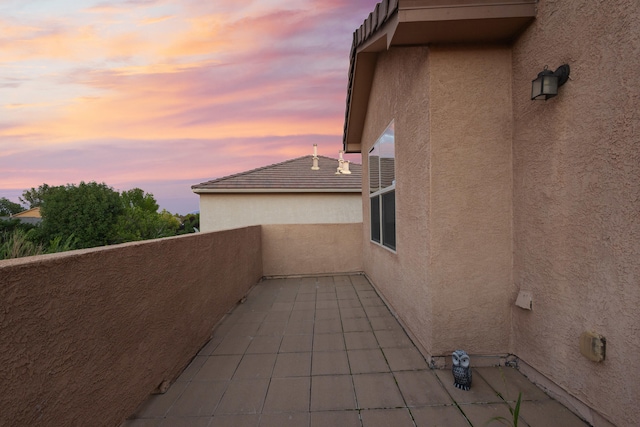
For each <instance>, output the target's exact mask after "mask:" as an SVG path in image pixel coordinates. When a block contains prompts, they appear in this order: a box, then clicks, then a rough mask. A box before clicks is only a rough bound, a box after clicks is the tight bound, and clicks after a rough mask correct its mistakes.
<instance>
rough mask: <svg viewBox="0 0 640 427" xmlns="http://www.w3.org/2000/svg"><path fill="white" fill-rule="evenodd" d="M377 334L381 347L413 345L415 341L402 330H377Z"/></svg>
mask: <svg viewBox="0 0 640 427" xmlns="http://www.w3.org/2000/svg"><path fill="white" fill-rule="evenodd" d="M375 334H376V338H377V339H378V342H379V343H380V347H383V348H385V347H413V342H411V340H410V339H409V337H408V336H407V334H406V333H405V332H404V331H402V330H400V331H398V330H394V331H375Z"/></svg>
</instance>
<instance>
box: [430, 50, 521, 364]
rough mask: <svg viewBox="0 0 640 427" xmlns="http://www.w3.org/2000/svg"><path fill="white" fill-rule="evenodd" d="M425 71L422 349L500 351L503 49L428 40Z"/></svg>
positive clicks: (506, 69) (506, 288) (506, 241)
mask: <svg viewBox="0 0 640 427" xmlns="http://www.w3.org/2000/svg"><path fill="white" fill-rule="evenodd" d="M430 75H431V80H430V91H429V100H430V109H431V116H430V133H431V159H430V162H431V199H430V202H429V209H430V211H431V214H430V222H429V228H430V230H431V253H430V255H431V257H430V259H429V269H430V278H431V280H430V284H431V286H432V287H433V288H434V296H433V298H434V301H433V306H434V319H433V328H434V331H433V341H434V344H433V347H432V351H433V353H434V354H437V355H443V354H447V355H450V354H451V352H452V351H453V350H455V349H456V348H463V349H465V350H466V351H467V352H469V353H470V354H476V355H477V354H490V355H495V354H500V353H507V352H508V351H509V331H510V328H509V325H510V320H511V319H510V316H511V313H510V311H511V297H512V295H513V292H514V289H513V282H512V277H511V265H512V248H511V226H512V224H511V203H512V191H511V184H512V183H511V176H512V175H511V174H512V171H511V137H512V135H511V125H512V121H511V114H512V110H511V87H510V85H509V84H508V82H509V81H510V79H511V52H510V49H509V48H508V47H499V46H496V47H488V46H487V47H482V46H474V47H433V48H431V50H430ZM435 292H437V293H435ZM476 362H479V360H476Z"/></svg>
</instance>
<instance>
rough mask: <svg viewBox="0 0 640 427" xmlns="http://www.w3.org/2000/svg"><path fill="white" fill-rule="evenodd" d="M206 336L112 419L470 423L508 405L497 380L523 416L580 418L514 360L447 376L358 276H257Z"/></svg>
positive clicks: (556, 420) (552, 421)
mask: <svg viewBox="0 0 640 427" xmlns="http://www.w3.org/2000/svg"><path fill="white" fill-rule="evenodd" d="M352 283H353V285H352ZM212 336H213V338H212V339H211V340H210V341H209V342H208V343H207V344H206V345H205V346H204V347H203V348H202V349H201V350H200V351H199V352H198V355H197V356H195V357H194V359H193V360H192V361H191V362H190V363H189V365H188V366H187V368H186V369H185V370H184V371H183V373H182V374H181V375H180V377H179V378H178V380H176V382H175V383H174V384H172V386H171V387H170V388H169V390H168V391H167V393H166V394H164V395H154V396H150V397H149V399H147V401H146V402H145V403H144V404H143V405H141V406H140V407H139V408H138V410H137V411H136V413H135V414H133V415H132V417H131V419H129V420H127V421H125V422H124V423H123V424H122V426H121V427H158V426H160V425H162V426H170V427H175V426H181V425H185V426H196V427H197V426H203V427H204V426H210V427H221V426H234V427H235V426H240V427H242V426H252V427H255V426H257V425H265V426H270V425H274V426H287V425H293V426H296V427H297V426H307V427H309V426H310V425H311V426H316V427H317V426H334V425H335V426H347V427H348V426H354V427H355V426H359V427H362V426H374V427H375V426H378V425H384V426H387V425H389V426H394V427H395V426H403V425H413V422H415V426H416V427H421V426H435V425H441V426H447V427H458V426H460V427H462V426H464V427H469V422H468V421H467V419H466V418H465V415H464V414H463V412H462V411H464V412H465V413H466V414H467V416H468V417H469V418H470V419H471V420H472V422H473V423H474V425H482V424H483V423H484V422H486V421H487V420H489V419H490V418H491V417H493V416H496V415H503V416H508V415H509V413H508V408H509V406H508V404H509V402H507V403H505V402H504V400H502V399H501V398H500V396H498V395H497V393H496V391H499V392H500V393H502V394H503V395H504V396H505V397H506V398H507V399H511V404H513V400H514V399H515V398H516V397H517V392H519V391H522V392H523V394H524V401H523V406H522V412H521V423H522V425H523V427H542V426H548V425H562V426H563V427H565V426H567V427H585V426H586V425H587V424H586V423H584V422H583V421H582V420H580V419H579V418H578V417H577V416H575V415H573V414H572V413H571V412H569V410H568V409H566V408H565V407H563V406H562V405H560V404H559V403H558V402H556V401H554V400H552V399H551V398H550V397H548V396H547V395H546V394H544V393H543V392H542V391H541V390H540V389H538V388H537V387H535V386H534V385H533V384H531V383H530V382H529V381H528V380H527V379H526V377H524V376H523V375H521V374H520V373H519V372H518V371H517V370H515V369H512V368H474V371H475V372H474V378H473V386H472V389H471V390H470V391H462V390H458V389H456V388H455V387H453V378H452V375H451V371H450V370H442V371H432V370H430V369H429V368H428V365H427V362H426V361H425V360H424V357H423V356H422V355H421V354H420V353H419V351H418V350H417V348H416V347H415V346H414V345H413V343H412V342H411V340H410V339H409V337H408V336H407V335H406V333H405V332H404V330H403V329H402V327H401V326H400V324H399V323H398V321H397V320H396V319H395V318H394V317H393V315H392V314H391V313H390V312H389V310H388V309H387V307H386V306H384V305H383V302H382V300H381V299H380V297H379V296H378V295H377V293H376V292H375V290H374V289H373V288H372V287H371V286H370V285H369V283H368V281H367V280H366V278H365V277H364V276H336V277H329V276H328V277H313V278H297V279H284V280H268V281H265V282H262V283H261V284H260V285H258V286H256V287H255V288H254V289H253V290H252V292H251V293H250V295H249V297H248V298H247V300H246V301H245V302H244V303H243V304H240V305H237V306H236V307H235V308H234V309H233V311H231V312H230V313H229V314H228V315H227V316H226V317H225V319H224V321H222V322H220V324H219V325H218V327H217V328H216V329H215V330H214V332H213V334H212ZM505 383H506V386H505ZM452 397H453V399H455V401H456V402H458V404H459V406H460V407H461V408H462V411H461V410H460V409H459V408H458V406H456V404H455V403H454V401H453V400H452ZM165 417H166V418H165ZM412 417H413V421H412Z"/></svg>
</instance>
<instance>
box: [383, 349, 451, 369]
mask: <svg viewBox="0 0 640 427" xmlns="http://www.w3.org/2000/svg"><path fill="white" fill-rule="evenodd" d="M382 351H383V352H384V355H385V357H386V358H387V362H389V367H390V368H391V370H392V371H394V372H395V371H414V370H416V371H417V370H425V369H428V368H429V366H428V365H427V362H426V361H425V360H424V357H422V355H421V354H420V353H419V352H418V350H416V349H415V347H414V348H411V347H406V348H384V349H382ZM448 374H449V375H451V373H450V372H448Z"/></svg>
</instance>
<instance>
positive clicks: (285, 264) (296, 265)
mask: <svg viewBox="0 0 640 427" xmlns="http://www.w3.org/2000/svg"><path fill="white" fill-rule="evenodd" d="M262 246H263V251H262V264H263V268H264V275H265V276H267V277H269V276H291V275H315V274H335V273H357V272H361V271H362V223H353V224H294V225H264V226H262Z"/></svg>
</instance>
